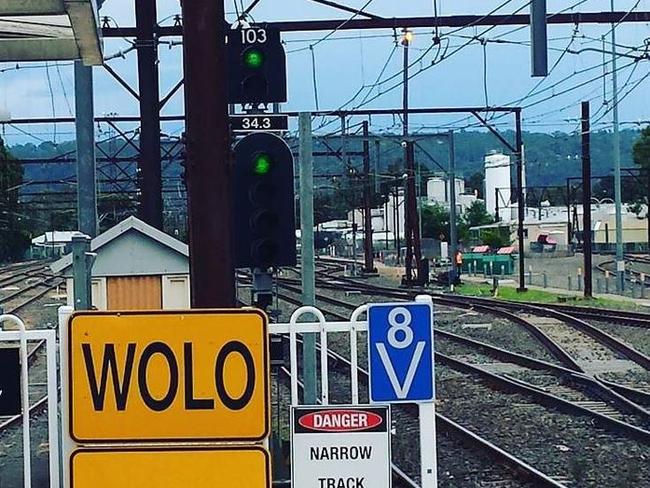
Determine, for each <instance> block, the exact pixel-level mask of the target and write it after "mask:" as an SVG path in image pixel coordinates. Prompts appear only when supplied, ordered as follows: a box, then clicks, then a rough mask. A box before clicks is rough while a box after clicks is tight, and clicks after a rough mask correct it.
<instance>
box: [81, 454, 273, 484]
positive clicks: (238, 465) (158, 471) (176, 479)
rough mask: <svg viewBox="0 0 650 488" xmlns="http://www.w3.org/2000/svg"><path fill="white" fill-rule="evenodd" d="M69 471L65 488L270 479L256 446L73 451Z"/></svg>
mask: <svg viewBox="0 0 650 488" xmlns="http://www.w3.org/2000/svg"><path fill="white" fill-rule="evenodd" d="M242 458H243V459H242ZM107 460H108V465H107V464H106V462H107ZM131 466H133V469H130V467H131ZM223 468H225V469H223ZM261 470H263V471H264V472H263V473H260V471H261ZM69 473H70V488H91V487H92V488H102V487H104V486H106V487H113V486H120V487H122V488H136V487H137V488H154V487H155V488H172V487H173V488H176V487H178V486H192V487H193V488H194V487H196V488H208V487H210V488H212V487H215V486H228V487H235V486H237V487H241V488H271V482H272V480H271V462H270V456H269V453H268V451H267V450H266V449H264V448H263V447H261V446H240V447H235V446H222V447H177V448H174V447H152V448H148V447H142V448H139V447H129V448H110V449H107V448H102V449H78V450H76V451H74V452H73V453H72V455H71V456H70V462H69ZM116 477H117V479H116ZM192 477H194V478H195V479H191V478H192ZM199 478H200V479H199ZM244 483H247V484H244Z"/></svg>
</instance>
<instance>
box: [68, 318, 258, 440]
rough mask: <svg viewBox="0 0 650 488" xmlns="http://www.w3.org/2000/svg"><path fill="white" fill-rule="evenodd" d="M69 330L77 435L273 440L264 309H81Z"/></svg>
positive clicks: (73, 434)
mask: <svg viewBox="0 0 650 488" xmlns="http://www.w3.org/2000/svg"><path fill="white" fill-rule="evenodd" d="M68 334H69V340H68V348H69V362H68V364H69V366H68V381H69V397H70V401H69V415H70V436H71V437H72V439H73V440H75V441H77V442H79V443H83V442H126V441H138V442H147V441H152V442H155V441H167V442H169V441H220V440H226V441H234V440H251V441H257V440H262V439H264V438H265V437H266V436H267V432H268V418H269V413H268V406H269V405H268V404H269V402H268V396H269V385H268V377H269V363H268V344H267V323H266V316H265V315H264V314H263V313H262V312H259V311H255V310H233V311H230V310H227V311H214V312H204V311H197V312H191V311H188V312H183V313H168V312H153V313H144V312H133V313H79V314H75V315H73V317H72V319H71V320H70V325H69V332H68Z"/></svg>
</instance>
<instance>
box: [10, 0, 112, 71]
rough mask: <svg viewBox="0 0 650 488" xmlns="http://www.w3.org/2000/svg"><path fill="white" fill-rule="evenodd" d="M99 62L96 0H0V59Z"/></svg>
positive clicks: (92, 63) (100, 43) (99, 46)
mask: <svg viewBox="0 0 650 488" xmlns="http://www.w3.org/2000/svg"><path fill="white" fill-rule="evenodd" d="M68 59H81V60H82V61H83V63H84V64H86V65H100V64H102V62H103V55H102V41H101V29H100V26H99V14H98V11H97V1H96V0H0V61H48V60H51V61H56V60H68Z"/></svg>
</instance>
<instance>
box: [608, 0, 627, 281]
mask: <svg viewBox="0 0 650 488" xmlns="http://www.w3.org/2000/svg"><path fill="white" fill-rule="evenodd" d="M610 4H611V10H612V12H614V11H615V10H614V0H611V1H610ZM612 93H613V95H612V114H613V122H612V123H613V134H614V200H615V201H616V289H617V291H619V292H620V293H622V292H623V291H625V258H624V256H623V212H622V208H621V207H622V195H621V135H620V133H619V119H618V76H617V73H616V24H614V23H612Z"/></svg>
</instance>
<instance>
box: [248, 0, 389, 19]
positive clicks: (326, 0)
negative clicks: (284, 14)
mask: <svg viewBox="0 0 650 488" xmlns="http://www.w3.org/2000/svg"><path fill="white" fill-rule="evenodd" d="M258 1H259V0H258ZM311 1H312V2H314V3H319V4H321V5H327V6H328V7H333V8H335V9H338V10H342V11H344V12H349V13H352V14H355V15H359V16H362V17H367V18H369V19H382V18H383V17H381V16H379V15H375V14H371V13H369V12H366V11H365V10H364V9H361V10H357V9H355V8H354V7H348V6H347V5H341V4H340V3H336V2H332V1H330V0H311Z"/></svg>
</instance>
